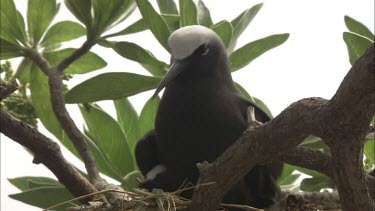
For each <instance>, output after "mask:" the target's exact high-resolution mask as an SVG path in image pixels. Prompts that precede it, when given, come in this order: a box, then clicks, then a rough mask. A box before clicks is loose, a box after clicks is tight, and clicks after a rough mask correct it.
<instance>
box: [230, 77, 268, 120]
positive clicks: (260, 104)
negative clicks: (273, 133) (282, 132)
mask: <svg viewBox="0 0 375 211" xmlns="http://www.w3.org/2000/svg"><path fill="white" fill-rule="evenodd" d="M235 85H236V87H237V88H238V90H239V91H240V92H241V93H242V94H243V95H244V96H245V97H246V98H247V99H249V100H250V102H252V103H253V104H255V105H256V106H258V108H259V109H261V110H262V111H263V112H264V113H266V114H267V116H268V117H269V118H270V119H273V116H272V113H271V110H270V109H269V108H268V107H267V106H266V104H265V103H264V102H263V101H261V100H260V99H258V98H256V97H252V96H251V95H250V94H249V93H248V92H247V91H246V90H245V88H243V87H242V86H241V85H240V84H238V83H236V82H235Z"/></svg>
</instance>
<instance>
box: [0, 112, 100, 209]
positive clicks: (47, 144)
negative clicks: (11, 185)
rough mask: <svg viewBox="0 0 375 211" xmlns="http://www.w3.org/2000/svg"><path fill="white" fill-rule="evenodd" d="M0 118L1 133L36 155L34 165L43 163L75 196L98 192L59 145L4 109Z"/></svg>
mask: <svg viewBox="0 0 375 211" xmlns="http://www.w3.org/2000/svg"><path fill="white" fill-rule="evenodd" d="M0 117H1V127H0V130H1V132H2V133H3V134H4V135H6V136H8V137H9V138H10V139H12V140H14V141H15V142H17V143H19V144H21V145H22V146H24V147H26V148H28V149H29V150H31V151H32V152H33V154H34V160H33V163H35V164H39V163H43V164H44V165H45V166H46V167H47V168H48V169H49V170H51V171H52V173H53V174H54V175H55V176H56V177H57V179H58V180H59V181H60V182H61V183H62V184H63V185H65V187H66V188H67V189H68V190H69V191H70V192H71V193H72V194H73V195H74V196H82V195H86V194H89V193H93V192H96V189H95V187H94V186H92V185H91V184H90V183H89V181H87V180H86V178H84V177H83V176H82V175H81V174H80V173H79V172H78V171H77V170H76V169H75V168H74V167H73V166H72V165H71V164H70V163H69V162H68V161H67V160H65V158H64V157H63V155H62V153H61V150H60V147H59V145H58V144H57V143H55V142H53V141H52V140H51V139H49V138H47V137H45V136H44V135H43V134H41V133H39V131H37V130H36V129H35V128H33V127H31V126H30V125H28V124H26V123H24V122H22V121H21V120H18V119H16V118H14V117H12V116H10V115H9V114H7V113H6V112H4V111H3V110H2V109H1V110H0ZM89 199H90V198H86V199H82V201H81V202H82V203H86V202H87V201H88V200H89Z"/></svg>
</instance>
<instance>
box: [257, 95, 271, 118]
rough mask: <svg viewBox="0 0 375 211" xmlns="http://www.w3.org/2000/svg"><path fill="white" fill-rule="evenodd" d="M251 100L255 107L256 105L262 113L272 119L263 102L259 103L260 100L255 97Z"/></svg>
mask: <svg viewBox="0 0 375 211" xmlns="http://www.w3.org/2000/svg"><path fill="white" fill-rule="evenodd" d="M253 99H254V100H255V105H257V106H258V107H259V108H260V109H262V110H263V112H265V113H266V114H267V115H268V117H269V118H270V119H273V115H272V112H271V110H270V109H269V108H268V106H267V105H266V104H265V103H264V102H263V101H261V100H260V99H258V98H256V97H253Z"/></svg>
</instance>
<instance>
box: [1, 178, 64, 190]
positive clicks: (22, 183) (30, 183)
mask: <svg viewBox="0 0 375 211" xmlns="http://www.w3.org/2000/svg"><path fill="white" fill-rule="evenodd" d="M8 181H9V182H10V183H11V184H12V185H14V186H15V187H17V188H18V189H20V190H21V191H26V190H30V189H33V188H35V186H36V184H38V185H39V186H38V187H42V186H60V187H62V185H61V184H60V183H59V182H58V181H56V180H54V179H52V178H49V177H32V176H25V177H16V178H12V179H8Z"/></svg>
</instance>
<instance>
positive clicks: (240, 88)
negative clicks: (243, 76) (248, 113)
mask: <svg viewBox="0 0 375 211" xmlns="http://www.w3.org/2000/svg"><path fill="white" fill-rule="evenodd" d="M234 84H235V85H236V87H237V89H238V90H240V92H241V93H242V94H243V95H244V96H245V97H246V98H247V99H249V100H250V101H251V102H252V103H255V99H254V98H253V97H251V96H250V94H249V93H248V92H247V91H246V89H245V88H243V87H242V86H241V85H240V84H239V83H237V82H234Z"/></svg>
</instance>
